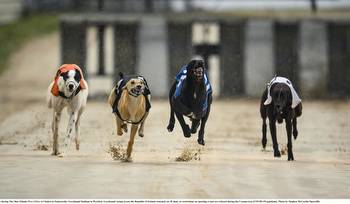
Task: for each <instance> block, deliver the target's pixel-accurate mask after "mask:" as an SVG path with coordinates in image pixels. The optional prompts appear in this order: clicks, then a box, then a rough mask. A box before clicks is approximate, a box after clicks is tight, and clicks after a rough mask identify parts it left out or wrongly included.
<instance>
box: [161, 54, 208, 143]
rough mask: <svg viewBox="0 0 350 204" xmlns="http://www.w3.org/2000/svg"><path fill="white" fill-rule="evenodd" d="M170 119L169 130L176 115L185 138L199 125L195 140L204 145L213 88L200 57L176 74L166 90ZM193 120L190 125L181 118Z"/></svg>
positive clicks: (194, 131)
mask: <svg viewBox="0 0 350 204" xmlns="http://www.w3.org/2000/svg"><path fill="white" fill-rule="evenodd" d="M169 102H170V119H169V124H168V127H167V129H168V131H169V132H172V131H173V129H174V125H175V117H174V114H175V115H176V117H177V119H178V121H179V123H180V125H181V128H182V131H183V134H184V136H185V137H191V134H195V133H196V132H197V129H198V127H199V125H200V130H199V133H198V139H197V142H198V144H200V145H205V142H204V129H205V124H206V122H207V120H208V117H209V113H210V106H211V102H212V88H211V84H210V82H209V79H208V75H207V71H206V69H205V64H204V61H203V60H202V59H193V60H191V61H190V62H189V63H188V64H187V65H185V66H183V67H182V69H181V70H180V72H179V73H178V74H177V76H176V78H175V81H174V83H173V85H172V87H171V89H170V92H169ZM183 116H187V117H189V118H190V120H191V121H192V125H191V128H190V127H189V126H188V125H187V124H186V122H185V120H184V117H183Z"/></svg>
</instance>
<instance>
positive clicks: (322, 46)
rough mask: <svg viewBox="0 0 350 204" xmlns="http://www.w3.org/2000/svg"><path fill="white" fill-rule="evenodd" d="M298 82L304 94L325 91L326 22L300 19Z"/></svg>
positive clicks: (309, 94)
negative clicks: (299, 67)
mask: <svg viewBox="0 0 350 204" xmlns="http://www.w3.org/2000/svg"><path fill="white" fill-rule="evenodd" d="M300 44H301V45H300V66H301V69H300V83H301V86H300V87H301V90H302V93H303V95H304V96H314V97H315V96H316V97H317V96H322V95H324V94H325V93H327V83H328V82H327V74H328V54H327V30H326V24H325V23H324V22H321V21H302V23H301V33H300Z"/></svg>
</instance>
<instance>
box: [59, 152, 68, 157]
mask: <svg viewBox="0 0 350 204" xmlns="http://www.w3.org/2000/svg"><path fill="white" fill-rule="evenodd" d="M57 156H58V157H60V158H63V157H66V156H67V155H66V153H64V152H61V153H59V154H58V155H57Z"/></svg>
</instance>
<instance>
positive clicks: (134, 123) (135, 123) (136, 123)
mask: <svg viewBox="0 0 350 204" xmlns="http://www.w3.org/2000/svg"><path fill="white" fill-rule="evenodd" d="M115 113H116V114H117V116H118V117H119V119H120V120H122V121H124V122H127V123H131V124H133V125H138V124H140V123H141V122H142V121H143V119H144V118H145V117H146V114H147V113H148V111H145V114H144V115H143V116H142V118H141V119H140V120H139V121H137V122H132V121H131V120H125V119H123V118H122V116H121V115H120V113H119V110H118V108H117V109H116V111H115Z"/></svg>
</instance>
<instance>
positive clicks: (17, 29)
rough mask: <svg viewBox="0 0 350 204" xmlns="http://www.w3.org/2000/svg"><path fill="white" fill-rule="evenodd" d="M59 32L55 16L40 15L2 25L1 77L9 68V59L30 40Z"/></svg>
mask: <svg viewBox="0 0 350 204" xmlns="http://www.w3.org/2000/svg"><path fill="white" fill-rule="evenodd" d="M56 30H58V18H57V16H54V15H38V16H31V17H26V18H22V19H20V20H18V21H16V22H13V23H10V24H6V25H0V75H1V73H3V71H4V70H5V69H6V68H7V67H8V62H9V58H10V56H11V54H12V53H14V52H16V50H17V49H19V48H20V47H21V45H23V44H24V43H25V42H27V41H29V40H30V39H33V38H36V37H39V36H42V35H45V34H48V33H51V32H53V31H56Z"/></svg>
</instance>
